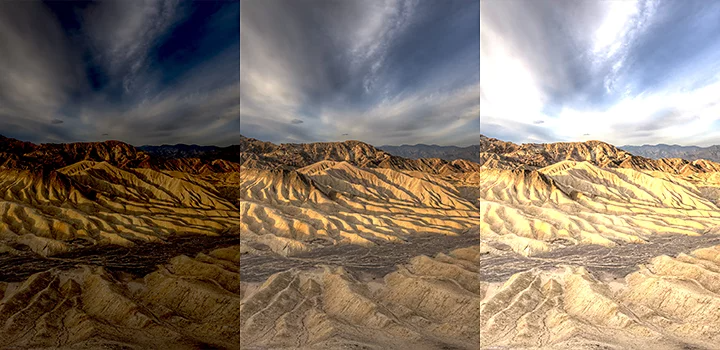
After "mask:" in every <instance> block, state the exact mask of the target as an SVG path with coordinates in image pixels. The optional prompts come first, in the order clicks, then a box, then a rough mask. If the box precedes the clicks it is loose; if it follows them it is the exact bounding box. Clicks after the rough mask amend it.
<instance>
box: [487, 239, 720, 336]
mask: <svg viewBox="0 0 720 350" xmlns="http://www.w3.org/2000/svg"><path fill="white" fill-rule="evenodd" d="M718 257H720V246H714V247H709V248H702V249H698V250H695V251H692V252H690V253H688V254H684V253H683V254H679V255H678V256H675V257H671V256H667V255H662V256H658V257H655V258H653V259H651V260H650V261H649V262H648V263H647V264H645V265H642V266H640V270H639V271H637V272H634V273H632V274H630V275H628V276H626V277H624V278H623V277H617V276H616V277H605V276H602V275H601V276H598V275H595V274H592V273H590V272H588V271H587V270H586V269H585V268H583V267H579V266H559V267H558V269H556V270H538V269H535V270H530V271H526V272H522V273H518V274H516V275H513V276H512V277H511V278H510V279H509V280H507V281H506V282H504V283H487V282H480V283H481V287H480V290H481V291H482V292H481V294H482V298H483V301H482V302H481V304H480V313H481V323H482V328H481V335H482V336H481V345H482V347H481V348H483V349H490V348H493V349H495V348H513V349H521V348H523V349H524V348H527V349H530V348H532V349H538V348H542V349H593V348H608V349H639V348H648V349H715V348H717V344H718V342H720V324H718V322H717V319H718V317H720V314H719V313H720V307H719V306H718V303H719V302H720V294H718V293H719V292H720V285H719V284H718V283H719V282H718V281H720V280H719V279H718V273H720V259H719V258H718Z"/></svg>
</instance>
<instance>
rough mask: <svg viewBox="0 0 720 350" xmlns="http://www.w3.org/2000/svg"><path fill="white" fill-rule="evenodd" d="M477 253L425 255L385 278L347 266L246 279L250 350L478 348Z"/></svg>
mask: <svg viewBox="0 0 720 350" xmlns="http://www.w3.org/2000/svg"><path fill="white" fill-rule="evenodd" d="M478 262H479V253H478V250H477V249H476V247H469V248H463V249H458V250H454V251H452V252H450V253H448V254H438V255H437V256H435V257H428V256H418V257H415V258H413V259H411V261H410V262H409V263H408V264H406V265H403V266H400V267H399V269H398V270H397V271H396V272H392V273H390V274H388V275H386V276H384V277H374V276H370V275H364V274H360V275H355V274H352V273H349V272H348V271H346V270H345V269H343V268H342V267H332V266H320V267H319V268H318V269H317V270H309V271H308V270H304V271H298V270H290V271H286V272H281V273H278V274H275V275H273V276H272V277H270V278H269V279H267V281H265V282H264V283H245V282H242V280H241V297H242V301H241V303H240V315H241V316H240V317H241V325H242V326H241V334H242V340H243V344H244V345H245V346H244V348H246V349H264V348H273V349H347V348H348V347H357V348H364V349H439V348H443V347H445V348H453V349H476V348H477V344H479V341H480V333H479V329H478V327H477V325H478V324H479V320H480V318H479V317H480V314H479V305H480V290H479V288H480V284H479V281H478V279H477V271H478V266H477V264H478Z"/></svg>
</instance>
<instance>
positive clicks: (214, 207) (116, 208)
mask: <svg viewBox="0 0 720 350" xmlns="http://www.w3.org/2000/svg"><path fill="white" fill-rule="evenodd" d="M228 179H229V180H232V179H231V178H228ZM224 182H225V180H224V179H223V177H222V176H215V177H208V178H207V179H205V178H203V177H201V176H194V175H188V174H174V173H172V172H160V171H155V170H151V169H120V168H117V167H115V166H112V165H110V164H108V163H106V162H100V163H96V162H91V161H83V162H79V163H76V164H73V165H71V166H68V167H66V168H62V169H60V170H58V171H45V172H41V171H32V170H14V169H6V170H2V171H0V220H1V222H0V235H1V237H0V239H1V243H0V247H1V248H0V249H3V250H5V251H12V250H13V249H16V248H20V247H21V246H27V247H29V248H30V249H31V250H33V251H35V252H36V253H39V254H43V255H52V254H55V253H59V252H64V251H67V250H70V249H72V248H73V247H74V246H75V245H76V244H78V243H77V242H79V240H82V241H84V242H85V243H83V244H84V245H87V244H93V243H100V244H119V245H126V246H127V245H132V244H133V242H134V241H157V240H158V239H159V238H163V237H169V236H172V235H186V234H203V235H217V234H219V233H220V232H222V231H224V230H227V229H229V228H232V227H237V222H238V221H239V217H238V212H237V206H236V204H234V203H233V202H232V201H231V200H230V199H228V198H227V197H228V196H227V186H225V185H223V183H224ZM228 186H229V185H228ZM70 241H72V242H73V243H70Z"/></svg>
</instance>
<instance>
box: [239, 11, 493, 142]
mask: <svg viewBox="0 0 720 350" xmlns="http://www.w3.org/2000/svg"><path fill="white" fill-rule="evenodd" d="M241 6H242V9H241V21H240V35H241V40H240V43H241V55H242V57H241V60H240V64H241V74H242V76H241V79H240V85H241V88H240V92H241V97H240V98H241V111H240V112H241V132H242V133H243V134H244V135H247V136H250V137H255V138H259V139H264V140H268V141H274V142H312V141H338V140H340V139H339V138H338V135H342V134H346V133H351V134H352V135H353V137H355V138H357V139H359V140H363V141H366V142H370V143H377V144H401V143H429V142H432V143H438V144H458V143H468V142H470V143H477V134H478V132H479V125H477V126H475V124H478V122H479V121H478V119H479V103H480V100H479V89H478V83H479V80H480V77H479V54H478V53H479V41H478V32H479V18H478V12H479V1H476V0H474V1H466V0H460V1H455V2H453V3H452V5H447V3H446V2H443V1H405V0H397V1H390V0H388V1H367V2H364V1H345V2H337V1H314V2H312V3H298V2H291V1H275V0H269V1H262V2H260V1H257V2H243V3H242V4H241ZM293 120H302V121H303V126H304V127H303V128H298V127H297V124H295V123H294V122H293Z"/></svg>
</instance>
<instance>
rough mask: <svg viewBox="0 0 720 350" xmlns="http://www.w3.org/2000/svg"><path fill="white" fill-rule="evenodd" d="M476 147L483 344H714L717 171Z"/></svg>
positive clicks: (595, 153) (577, 149)
mask: <svg viewBox="0 0 720 350" xmlns="http://www.w3.org/2000/svg"><path fill="white" fill-rule="evenodd" d="M480 143H481V148H480V150H481V152H480V163H481V164H482V169H481V170H480V172H479V173H480V179H479V190H480V193H479V195H480V208H481V209H480V216H481V219H480V236H481V237H482V242H481V245H480V252H481V254H482V256H481V259H480V278H479V280H480V297H481V299H482V301H481V303H480V315H481V320H480V327H481V333H480V334H481V337H480V340H481V342H480V345H481V348H484V349H516V348H525V349H538V348H542V349H639V348H644V349H718V348H720V323H719V322H718V321H719V320H720V236H719V235H718V233H720V210H719V209H718V198H719V196H718V195H719V194H720V192H719V190H720V177H719V175H718V174H719V173H718V170H720V164H717V163H714V162H711V161H707V160H694V161H688V160H684V159H679V158H674V159H673V158H662V159H648V158H644V157H640V156H635V155H632V154H630V153H628V152H626V151H624V150H621V149H618V148H616V147H613V146H612V145H609V144H606V143H603V142H599V141H588V142H584V143H554V144H523V145H517V144H513V143H509V142H503V141H500V140H496V139H492V138H487V137H481V140H480Z"/></svg>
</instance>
